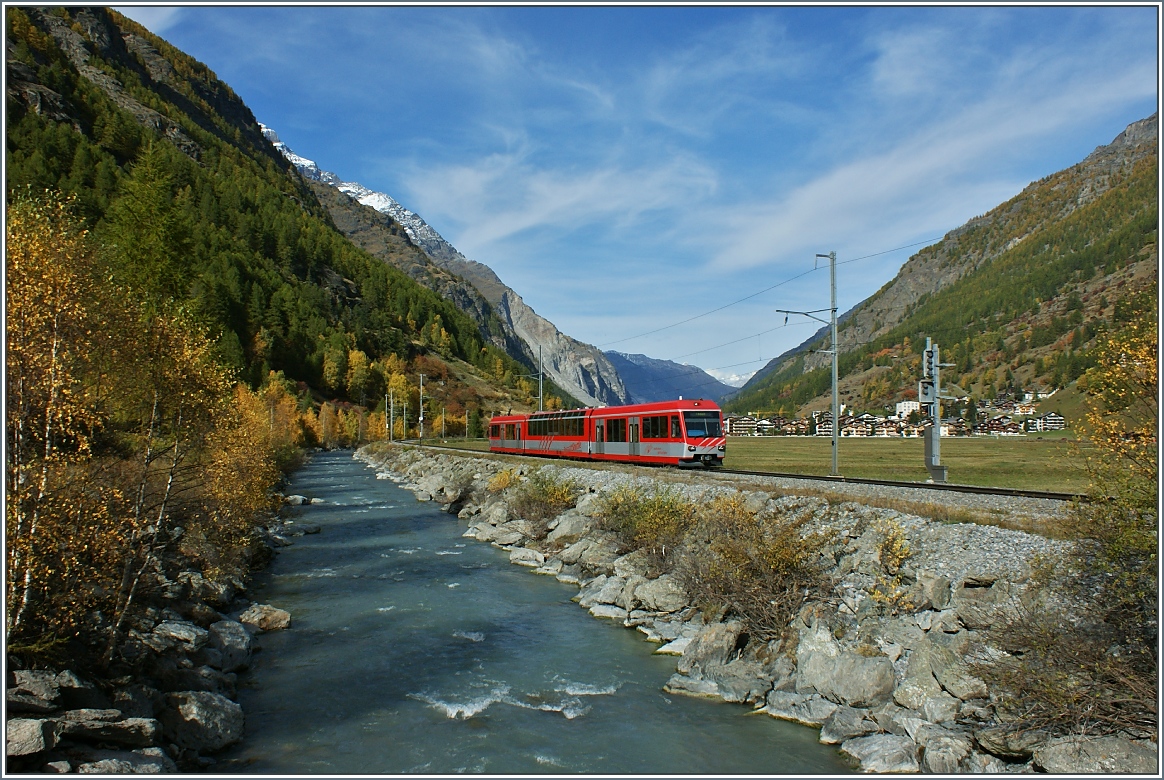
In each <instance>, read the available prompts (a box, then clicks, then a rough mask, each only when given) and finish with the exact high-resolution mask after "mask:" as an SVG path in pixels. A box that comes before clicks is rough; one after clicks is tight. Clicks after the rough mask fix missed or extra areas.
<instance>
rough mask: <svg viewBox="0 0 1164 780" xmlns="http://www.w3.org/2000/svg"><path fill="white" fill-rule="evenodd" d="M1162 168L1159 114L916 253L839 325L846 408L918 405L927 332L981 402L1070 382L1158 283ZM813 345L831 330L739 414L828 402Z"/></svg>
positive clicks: (820, 357) (771, 369)
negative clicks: (912, 398) (1016, 389)
mask: <svg viewBox="0 0 1164 780" xmlns="http://www.w3.org/2000/svg"><path fill="white" fill-rule="evenodd" d="M1156 170H1157V118H1156V116H1155V115H1153V116H1151V117H1149V118H1147V119H1144V120H1140V121H1138V122H1135V123H1132V124H1131V125H1129V126H1128V128H1127V129H1126V130H1125V131H1124V132H1122V133H1121V134H1120V135H1119V136H1117V137H1116V139H1115V140H1114V141H1113V142H1112V143H1111V144H1108V145H1106V146H1101V147H1099V148H1097V149H1096V150H1095V151H1094V152H1093V153H1092V154H1091V155H1089V156H1088V157H1087V158H1086V159H1085V160H1083V161H1082V162H1081V163H1079V164H1078V165H1075V166H1072V167H1071V168H1068V169H1066V170H1064V171H1060V172H1059V173H1056V174H1053V175H1051V176H1048V177H1046V178H1044V179H1041V180H1040V181H1037V182H1034V183H1032V184H1031V185H1030V186H1028V187H1027V188H1026V189H1024V190H1023V191H1022V192H1021V193H1020V194H1019V195H1017V196H1015V197H1014V198H1012V199H1011V200H1009V201H1007V202H1006V203H1004V204H1002V205H1000V206H998V207H997V208H995V209H993V210H991V211H990V212H989V213H987V214H985V215H983V216H981V217H978V218H975V219H973V220H971V221H970V222H968V223H966V224H965V225H963V226H962V227H960V228H957V229H956V230H953V231H951V232H950V233H949V234H947V235H946V236H945V237H944V238H943V239H942V241H940V242H939V243H937V244H935V245H933V246H930V247H927V248H926V249H923V250H922V251H921V252H919V253H917V254H916V255H914V256H913V257H912V258H910V260H909V261H908V262H907V263H906V264H905V265H904V266H903V267H902V269H901V271H900V272H899V273H898V275H897V276H896V277H895V278H894V279H893V280H891V281H890V282H889V283H887V284H886V285H885V286H884V287H882V288H881V290H879V291H877V293H875V294H874V295H872V296H870V298H868V299H867V300H865V301H863V302H862V303H860V304H858V305H857V306H855V307H854V308H853V309H852V310H851V311H850V312H847V313H846V316H845V317H844V318H843V319H844V324H843V326H842V327H841V328H840V330H839V334H838V337H839V341H840V350H841V359H840V364H841V373H842V375H843V376H847V377H849V380H848V382H847V383H846V382H844V381H843V382H842V385H846V384H847V385H848V386H847V387H843V388H842V398H843V399H847V401H848V402H849V403H850V404H851V405H856V406H862V405H864V406H866V407H869V408H875V409H878V410H879V409H880V408H881V405H882V404H885V403H889V402H892V401H893V400H900V399H901V398H908V397H909V393H910V390H911V388H913V387H914V386H915V383H916V381H917V371H916V359H917V355H918V353H919V351H920V349H921V347H922V345H924V341H925V337H926V336H930V337H932V338H933V339H934V340H935V341H936V342H938V343H939V344H941V345H942V346H943V352H942V355H943V360H944V361H945V362H954V363H956V364H957V365H956V367H955V368H954V369H952V370H951V369H947V370H946V371H945V372H944V374H943V377H944V378H945V377H948V381H949V382H957V383H959V384H960V385H962V386H963V388H964V389H965V390H966V391H967V392H972V393H974V394H975V395H979V396H980V397H981V396H983V395H987V396H989V395H990V394H991V393H993V392H997V391H998V390H1000V389H1003V388H1005V387H1010V386H1013V385H1016V384H1020V385H1021V384H1028V385H1041V386H1044V387H1049V386H1061V385H1062V384H1063V383H1064V382H1069V381H1071V379H1074V378H1075V377H1076V376H1078V375H1079V374H1080V373H1081V372H1082V370H1083V369H1084V368H1085V367H1086V365H1087V360H1088V358H1087V357H1086V348H1087V347H1088V346H1089V345H1090V343H1091V341H1092V340H1093V339H1094V337H1095V335H1096V333H1097V332H1098V331H1099V330H1101V329H1102V328H1103V327H1104V326H1105V323H1107V322H1109V321H1110V320H1112V319H1113V318H1115V317H1116V316H1117V308H1118V307H1117V306H1116V304H1117V303H1118V301H1119V300H1121V299H1125V298H1127V297H1128V296H1129V295H1131V294H1134V293H1135V292H1136V291H1138V290H1142V289H1145V288H1150V287H1152V286H1154V285H1155V276H1156V263H1157V260H1156V234H1155V227H1156V223H1157V216H1158V212H1159V208H1158V200H1157V191H1156V186H1155V183H1156ZM816 348H827V336H826V335H825V334H824V333H822V332H818V334H814V337H812V338H810V339H809V340H808V341H806V342H805V343H803V344H802V345H800V346H799V347H797V348H796V349H795V350H792V351H790V352H789V353H786V354H785V355H782V356H781V357H780V358H778V359H777V360H775V361H772V362H771V363H769V365H768V366H766V367H765V370H764V371H762V372H760V373H757V375H756V376H755V377H753V378H752V380H750V381H749V382H748V383H747V384H746V385H745V386H744V388H743V389H742V390H741V393H740V395H739V396H737V397H736V399H734V400H733V402H732V407H733V408H735V409H749V410H758V409H783V410H785V411H788V412H793V411H795V410H797V409H798V408H801V407H804V406H805V405H806V404H810V403H811V404H813V405H816V404H819V403H820V399H819V398H818V396H821V395H822V394H823V393H825V392H826V390H827V387H828V378H827V373H828V372H827V370H825V366H827V364H828V362H829V357H828V356H827V355H824V354H816V353H813V352H812V350H813V349H816Z"/></svg>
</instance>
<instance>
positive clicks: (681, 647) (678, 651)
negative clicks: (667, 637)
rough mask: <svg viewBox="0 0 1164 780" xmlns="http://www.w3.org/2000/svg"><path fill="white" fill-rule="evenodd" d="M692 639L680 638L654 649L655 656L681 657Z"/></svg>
mask: <svg viewBox="0 0 1164 780" xmlns="http://www.w3.org/2000/svg"><path fill="white" fill-rule="evenodd" d="M693 639H694V637H689V636H681V637H679V638H678V639H673V640H671V641H670V642H667V643H666V644H664V645H662V646H660V647H658V648H656V649H655V654H656V655H683V653H684V652H685V651H686V650H687V647H688V645H690V644H691V642H692V641H693Z"/></svg>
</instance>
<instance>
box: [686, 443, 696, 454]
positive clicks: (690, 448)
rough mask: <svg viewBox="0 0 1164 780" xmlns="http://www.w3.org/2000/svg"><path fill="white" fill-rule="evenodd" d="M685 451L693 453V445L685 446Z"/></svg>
mask: <svg viewBox="0 0 1164 780" xmlns="http://www.w3.org/2000/svg"><path fill="white" fill-rule="evenodd" d="M687 451H688V452H695V447H694V445H691V444H688V445H687Z"/></svg>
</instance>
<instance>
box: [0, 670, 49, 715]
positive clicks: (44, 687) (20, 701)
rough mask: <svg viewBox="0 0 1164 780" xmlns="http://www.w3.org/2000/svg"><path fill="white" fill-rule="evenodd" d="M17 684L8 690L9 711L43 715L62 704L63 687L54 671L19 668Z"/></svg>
mask: <svg viewBox="0 0 1164 780" xmlns="http://www.w3.org/2000/svg"><path fill="white" fill-rule="evenodd" d="M13 676H14V677H15V678H16V686H15V687H14V688H9V689H8V690H7V691H6V698H7V703H8V711H9V712H15V713H28V714H32V715H43V714H48V713H50V712H53V711H55V710H57V709H59V708H60V707H61V706H62V700H61V687H60V685H59V684H58V683H57V675H56V674H55V673H53V672H44V671H39V670H25V669H17V670H16V671H15V672H13Z"/></svg>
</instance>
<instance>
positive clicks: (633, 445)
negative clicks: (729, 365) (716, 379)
mask: <svg viewBox="0 0 1164 780" xmlns="http://www.w3.org/2000/svg"><path fill="white" fill-rule="evenodd" d="M725 449H726V439H724V435H723V415H722V414H721V413H720V410H719V407H718V406H716V404H715V402H714V401H706V400H703V399H700V400H697V401H684V400H678V401H660V402H658V403H651V404H635V405H633V406H606V407H602V408H599V409H572V410H570V411H565V412H534V413H533V414H528V415H526V414H511V415H501V416H497V417H494V418H493V419H492V420H490V421H489V450H490V451H491V452H508V453H514V454H518V455H526V454H528V455H542V456H550V457H562V458H577V459H579V460H611V461H619V462H623V463H649V464H660V465H670V466H693V465H697V464H702V465H703V466H705V467H708V468H710V467H712V466H722V465H723V456H724V451H725Z"/></svg>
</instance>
